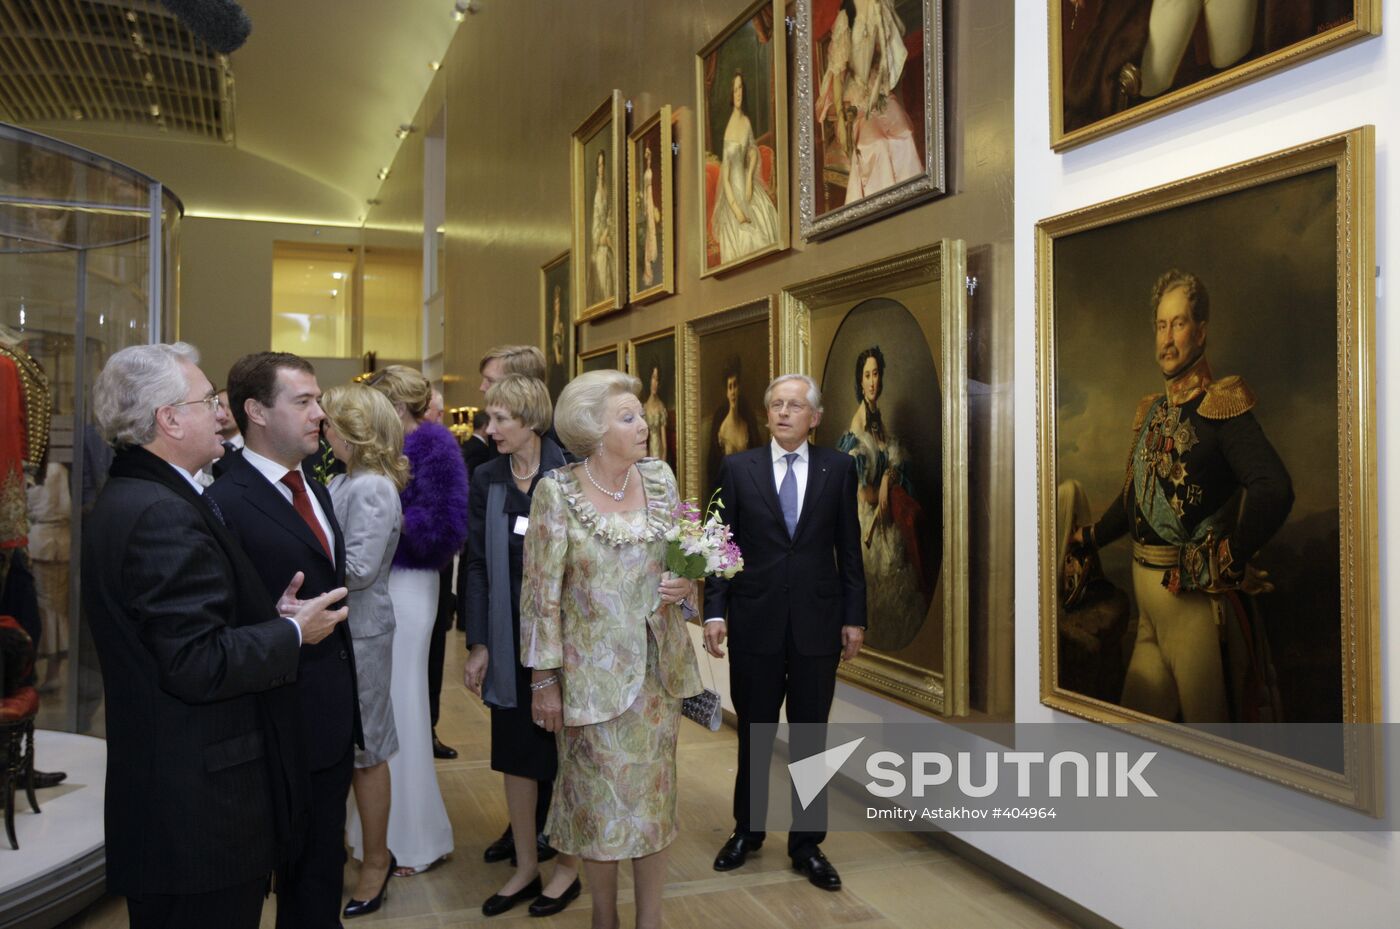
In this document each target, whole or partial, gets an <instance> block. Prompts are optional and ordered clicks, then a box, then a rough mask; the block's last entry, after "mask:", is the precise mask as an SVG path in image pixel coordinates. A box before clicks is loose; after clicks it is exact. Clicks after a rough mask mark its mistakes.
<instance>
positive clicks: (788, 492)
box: [778, 452, 797, 537]
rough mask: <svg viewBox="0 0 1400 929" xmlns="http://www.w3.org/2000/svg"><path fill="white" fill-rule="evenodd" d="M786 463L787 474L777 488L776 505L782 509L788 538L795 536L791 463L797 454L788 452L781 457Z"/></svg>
mask: <svg viewBox="0 0 1400 929" xmlns="http://www.w3.org/2000/svg"><path fill="white" fill-rule="evenodd" d="M783 460H784V461H786V462H787V466H788V469H787V474H784V475H783V482H782V484H780V485H779V486H778V504H779V505H780V506H781V507H782V508H783V522H785V523H787V531H788V536H789V537H791V536H794V535H796V534H797V475H796V474H793V473H792V465H793V462H795V461H796V460H797V452H788V453H787V454H786V455H784V456H783Z"/></svg>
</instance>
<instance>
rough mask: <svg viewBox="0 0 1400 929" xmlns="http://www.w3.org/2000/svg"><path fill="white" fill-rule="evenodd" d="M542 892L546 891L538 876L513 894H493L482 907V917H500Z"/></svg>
mask: <svg viewBox="0 0 1400 929" xmlns="http://www.w3.org/2000/svg"><path fill="white" fill-rule="evenodd" d="M541 890H544V885H543V884H542V883H540V876H539V875H538V874H536V875H535V879H534V880H533V881H531V882H530V883H528V884H526V885H525V886H524V887H522V888H520V889H519V890H517V891H516V892H515V893H513V894H492V895H491V896H489V897H487V898H486V902H485V903H483V904H482V905H481V912H482V915H484V916H499V915H500V914H501V913H504V912H505V911H506V910H508V909H510V908H511V907H513V906H515V905H516V904H517V903H519V902H520V901H522V900H528V899H530V898H531V897H538V896H539V895H540V891H541Z"/></svg>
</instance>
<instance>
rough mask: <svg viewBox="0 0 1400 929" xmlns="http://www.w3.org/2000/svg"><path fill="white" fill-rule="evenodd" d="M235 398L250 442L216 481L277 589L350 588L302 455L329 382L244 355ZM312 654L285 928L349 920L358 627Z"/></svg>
mask: <svg viewBox="0 0 1400 929" xmlns="http://www.w3.org/2000/svg"><path fill="white" fill-rule="evenodd" d="M228 394H229V405H230V406H232V407H233V410H232V412H233V416H234V419H235V420H236V421H237V422H238V428H239V429H240V430H241V431H242V433H243V439H244V443H245V444H244V449H243V454H242V455H241V456H239V458H238V460H237V461H235V462H234V463H233V464H232V465H231V466H230V467H229V469H228V471H227V472H225V474H224V475H223V476H222V477H221V478H219V479H218V480H217V481H215V483H214V486H213V487H211V488H209V495H210V496H211V497H212V498H213V499H214V500H215V501H217V502H218V504H219V506H220V508H221V509H222V510H223V513H224V518H225V520H226V521H227V523H228V525H229V528H230V529H231V530H232V531H233V534H234V536H235V537H236V538H237V539H238V541H239V542H240V543H241V545H242V546H243V550H244V551H245V552H246V553H247V555H248V557H249V559H250V560H251V561H252V562H253V565H254V566H255V567H256V569H257V571H258V574H260V575H261V576H262V579H263V583H264V585H265V586H266V587H267V589H268V590H278V591H280V590H282V589H284V588H285V587H286V586H287V583H288V581H289V580H290V579H291V577H292V575H294V574H296V573H297V572H301V573H302V574H303V575H304V578H305V579H304V581H303V583H302V586H301V590H300V595H301V596H303V597H306V596H316V595H317V594H320V593H322V592H323V591H325V590H329V589H331V588H333V587H341V586H344V579H345V542H344V540H343V538H342V537H341V533H340V528H339V526H338V525H337V523H336V520H335V512H334V510H333V509H332V506H331V499H330V494H329V493H328V492H327V491H326V489H325V488H324V487H322V486H321V484H320V483H319V482H318V481H316V480H314V479H308V478H307V477H306V475H305V474H304V473H303V471H302V467H301V462H302V459H304V458H305V457H306V456H307V455H308V454H310V453H311V452H313V451H315V450H316V448H317V445H318V443H319V441H320V433H321V422H322V421H323V420H324V419H325V414H324V413H323V412H322V411H321V406H320V402H319V399H320V396H321V388H320V386H319V385H318V384H317V383H316V372H315V370H314V369H313V368H312V367H311V365H310V363H309V362H307V361H306V360H305V359H303V358H299V357H298V356H296V355H291V354H287V353H285V352H258V353H255V354H252V355H245V356H243V357H242V358H240V359H238V361H236V362H234V365H233V367H232V368H231V369H230V370H229V374H228ZM336 633H337V634H336V635H333V636H330V637H328V638H327V639H326V640H325V641H323V642H321V643H320V644H319V645H316V646H314V647H311V648H306V649H303V650H302V655H301V662H300V667H299V669H298V672H297V695H298V698H299V700H300V704H301V723H302V728H303V732H304V735H305V739H304V744H305V755H306V758H305V763H306V769H307V772H308V776H309V780H310V790H309V793H308V797H309V798H310V803H309V808H308V813H309V825H308V828H307V832H306V837H305V843H304V846H303V848H302V852H301V855H300V856H299V857H298V858H297V860H295V861H293V862H292V864H291V865H290V866H289V867H288V868H287V869H286V870H285V871H284V872H283V873H281V874H280V875H279V887H278V899H277V926H278V927H279V929H324V927H339V926H340V904H341V890H342V884H343V876H342V875H343V871H344V867H345V839H344V833H345V800H346V797H347V796H348V794H349V792H350V777H351V773H352V771H353V761H354V756H353V751H352V748H353V744H355V743H358V742H359V741H360V735H359V701H358V699H357V696H356V690H355V666H354V653H353V651H352V648H351V643H350V632H349V629H348V628H345V627H344V626H342V627H341V628H340V629H338V630H336Z"/></svg>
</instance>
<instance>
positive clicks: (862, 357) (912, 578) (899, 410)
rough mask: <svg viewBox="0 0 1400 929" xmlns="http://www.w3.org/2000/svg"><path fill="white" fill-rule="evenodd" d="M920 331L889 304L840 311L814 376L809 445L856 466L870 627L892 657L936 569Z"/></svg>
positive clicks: (929, 371) (914, 624)
mask: <svg viewBox="0 0 1400 929" xmlns="http://www.w3.org/2000/svg"><path fill="white" fill-rule="evenodd" d="M940 395H941V390H940V388H939V380H938V370H937V369H936V368H935V367H934V363H933V355H932V353H931V352H930V350H929V347H928V340H927V339H926V338H925V337H924V333H923V330H922V329H921V328H920V327H919V323H918V321H917V320H915V319H914V316H913V314H911V313H910V312H909V310H908V308H906V307H905V306H904V304H902V303H900V302H898V301H897V300H891V299H888V298H885V297H878V298H875V299H872V300H866V301H864V302H862V303H859V304H857V305H856V306H855V307H854V308H852V309H851V311H850V312H849V313H847V314H846V318H845V319H843V320H842V321H841V325H840V327H839V328H838V329H837V331H836V336H835V338H834V339H833V340H832V343H831V348H830V350H829V351H828V352H827V356H826V366H825V368H824V369H823V371H822V402H823V404H824V405H825V407H826V411H825V415H824V416H823V417H822V423H821V427H820V429H819V430H818V435H817V441H818V444H821V445H827V446H830V447H834V448H836V449H837V450H839V451H842V452H845V453H846V454H848V455H850V456H851V457H852V458H854V459H855V460H856V475H857V489H856V512H857V513H858V514H859V516H860V537H861V552H862V554H863V555H864V558H865V590H866V597H867V601H868V606H869V611H868V613H869V615H868V621H869V628H868V629H867V630H866V635H865V644H866V645H868V646H870V647H871V648H876V649H879V650H880V651H884V652H895V651H899V650H900V649H903V648H905V647H907V646H909V645H910V644H911V643H913V641H914V639H915V637H917V636H918V635H919V632H920V631H921V630H922V629H923V627H924V623H925V620H926V619H927V617H928V612H929V606H930V604H932V602H933V595H934V590H935V589H936V588H937V586H938V575H939V570H940V568H941V566H942V560H943V559H942V555H943V552H942V547H943V544H942V543H943V531H942V513H943V487H942V438H943V417H942V410H943V403H942V398H941V396H940Z"/></svg>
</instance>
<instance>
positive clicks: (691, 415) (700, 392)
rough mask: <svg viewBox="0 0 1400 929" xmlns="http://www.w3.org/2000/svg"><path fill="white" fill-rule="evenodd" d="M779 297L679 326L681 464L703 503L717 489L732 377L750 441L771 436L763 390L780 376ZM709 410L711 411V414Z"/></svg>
mask: <svg viewBox="0 0 1400 929" xmlns="http://www.w3.org/2000/svg"><path fill="white" fill-rule="evenodd" d="M777 324H778V313H777V301H775V300H774V299H773V298H772V297H771V296H768V297H759V298H758V299H757V300H750V301H748V302H747V303H741V304H739V305H737V306H731V307H728V308H726V309H723V310H718V311H716V312H714V313H710V314H707V315H705V316H701V317H698V318H696V319H692V320H687V321H686V322H685V323H684V324H682V326H681V365H682V370H683V384H684V386H683V389H682V395H683V398H684V401H685V402H684V406H683V407H682V409H683V410H684V413H683V415H682V417H681V420H682V425H683V426H684V432H682V433H681V434H682V435H684V436H685V443H684V446H683V451H684V454H683V455H682V456H681V460H682V464H681V470H682V471H683V472H684V474H685V483H684V484H682V485H681V486H682V487H684V488H685V496H686V498H687V499H690V500H695V501H698V502H699V503H700V505H701V506H702V507H704V506H705V505H706V503H707V502H708V501H709V499H710V495H711V494H712V493H713V492H714V489H715V477H716V474H717V472H718V470H719V461H720V458H722V457H723V454H722V450H720V451H717V449H716V445H717V440H716V431H717V429H718V426H719V422H720V421H722V420H723V419H724V418H725V416H726V415H727V414H726V412H725V411H726V408H727V406H726V405H729V399H728V397H729V390H728V389H727V388H728V381H730V380H734V381H735V384H734V394H735V401H734V403H733V404H732V405H733V406H734V407H735V408H736V409H738V410H742V413H743V415H742V416H741V417H739V418H740V419H741V421H742V422H743V423H744V424H745V425H744V431H745V432H746V433H747V434H748V437H749V442H748V445H747V447H748V448H754V447H756V446H758V445H762V444H763V443H765V442H767V441H768V431H767V428H766V425H765V424H766V423H767V417H766V416H765V414H764V412H763V390H764V388H765V387H767V386H768V382H769V381H770V380H772V379H773V378H774V377H775V376H776V371H777V369H776V367H775V365H776V363H777V341H778V329H777ZM707 414H708V415H707Z"/></svg>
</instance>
